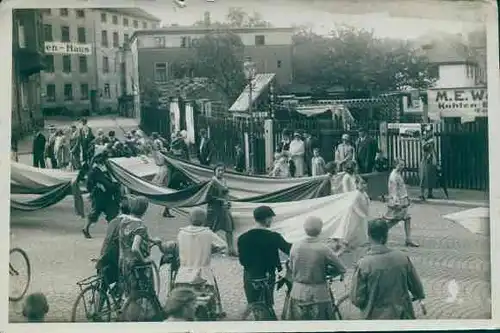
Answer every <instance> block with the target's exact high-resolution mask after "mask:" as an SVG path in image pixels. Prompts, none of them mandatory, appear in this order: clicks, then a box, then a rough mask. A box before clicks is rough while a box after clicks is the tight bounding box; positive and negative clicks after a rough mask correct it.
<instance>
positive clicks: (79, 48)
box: [45, 42, 92, 55]
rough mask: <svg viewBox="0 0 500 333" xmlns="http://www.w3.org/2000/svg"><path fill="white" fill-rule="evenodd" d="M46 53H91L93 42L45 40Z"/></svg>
mask: <svg viewBox="0 0 500 333" xmlns="http://www.w3.org/2000/svg"><path fill="white" fill-rule="evenodd" d="M45 53H48V54H80V55H91V54H92V44H79V43H62V42H45Z"/></svg>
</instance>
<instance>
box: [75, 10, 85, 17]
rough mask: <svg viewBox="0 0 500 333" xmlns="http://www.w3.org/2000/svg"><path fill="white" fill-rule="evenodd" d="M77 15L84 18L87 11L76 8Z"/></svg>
mask: <svg viewBox="0 0 500 333" xmlns="http://www.w3.org/2000/svg"><path fill="white" fill-rule="evenodd" d="M76 17H78V18H84V17H85V11H84V10H83V9H77V10H76Z"/></svg>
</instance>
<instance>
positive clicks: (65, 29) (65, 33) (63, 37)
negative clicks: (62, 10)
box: [61, 26, 69, 42]
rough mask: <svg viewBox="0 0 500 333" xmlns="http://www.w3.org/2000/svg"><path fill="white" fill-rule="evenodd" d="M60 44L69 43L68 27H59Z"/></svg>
mask: <svg viewBox="0 0 500 333" xmlns="http://www.w3.org/2000/svg"><path fill="white" fill-rule="evenodd" d="M61 42H69V27H67V26H62V27H61Z"/></svg>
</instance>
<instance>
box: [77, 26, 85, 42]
mask: <svg viewBox="0 0 500 333" xmlns="http://www.w3.org/2000/svg"><path fill="white" fill-rule="evenodd" d="M86 42H87V38H85V27H78V43H86Z"/></svg>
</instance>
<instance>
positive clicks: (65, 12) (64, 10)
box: [59, 8, 68, 16]
mask: <svg viewBox="0 0 500 333" xmlns="http://www.w3.org/2000/svg"><path fill="white" fill-rule="evenodd" d="M59 15H61V16H68V8H61V9H59Z"/></svg>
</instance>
